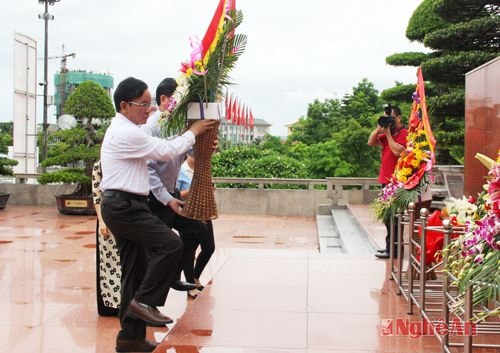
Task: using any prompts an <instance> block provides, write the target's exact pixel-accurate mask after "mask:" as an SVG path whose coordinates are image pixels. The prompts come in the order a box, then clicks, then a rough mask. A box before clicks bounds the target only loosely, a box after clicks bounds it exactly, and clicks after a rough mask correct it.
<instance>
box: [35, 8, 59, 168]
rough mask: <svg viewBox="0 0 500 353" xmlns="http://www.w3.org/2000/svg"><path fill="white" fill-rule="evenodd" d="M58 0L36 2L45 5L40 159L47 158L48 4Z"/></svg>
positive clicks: (39, 16) (49, 17)
mask: <svg viewBox="0 0 500 353" xmlns="http://www.w3.org/2000/svg"><path fill="white" fill-rule="evenodd" d="M59 1H60V0H38V3H40V4H44V5H45V12H44V13H43V14H40V15H38V18H39V19H42V20H44V22H45V42H44V53H43V82H42V83H40V85H41V86H43V124H42V134H43V137H42V161H44V160H46V159H47V143H48V141H47V140H48V138H47V131H48V129H49V123H48V118H47V109H48V106H49V104H48V89H49V80H48V77H47V76H48V66H49V65H48V63H49V60H48V51H49V20H53V19H54V16H53V15H51V14H49V5H54V3H56V2H59ZM45 171H46V170H45V167H43V172H45Z"/></svg>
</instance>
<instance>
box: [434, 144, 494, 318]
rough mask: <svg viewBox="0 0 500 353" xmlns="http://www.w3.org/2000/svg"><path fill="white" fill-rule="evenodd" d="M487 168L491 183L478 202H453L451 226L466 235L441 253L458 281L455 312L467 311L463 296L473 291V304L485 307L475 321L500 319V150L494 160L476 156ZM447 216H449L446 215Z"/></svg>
mask: <svg viewBox="0 0 500 353" xmlns="http://www.w3.org/2000/svg"><path fill="white" fill-rule="evenodd" d="M476 158H478V159H479V160H480V161H481V162H482V163H483V164H484V165H485V166H486V167H487V168H489V169H490V171H489V173H488V178H489V180H488V182H487V184H485V185H484V191H483V192H482V193H481V194H479V196H478V198H477V199H474V198H469V199H465V197H464V198H463V199H462V200H452V202H451V203H447V207H446V213H448V216H449V217H450V219H451V220H452V224H454V223H455V224H458V225H462V226H463V227H464V232H463V234H462V235H460V236H458V237H456V238H455V239H454V240H453V241H452V242H451V243H450V244H449V245H448V247H446V248H445V249H444V250H443V251H442V255H443V256H446V257H447V258H448V265H447V267H446V268H445V271H447V272H448V273H450V274H451V275H452V276H453V277H455V278H456V281H455V282H454V283H453V284H454V285H456V286H457V288H458V293H459V295H460V300H458V301H457V302H456V303H455V305H454V307H453V310H454V311H455V312H456V313H459V314H460V313H463V312H464V305H465V302H464V293H465V291H466V289H467V288H469V287H470V288H472V298H473V305H483V306H484V308H483V309H484V310H480V311H479V312H476V313H475V317H474V318H471V319H474V320H475V321H481V320H484V319H485V318H487V317H490V316H493V317H494V316H497V317H499V316H500V150H499V151H498V156H497V160H496V161H494V160H492V159H489V158H488V157H486V156H484V155H480V154H478V155H476ZM445 216H446V215H445Z"/></svg>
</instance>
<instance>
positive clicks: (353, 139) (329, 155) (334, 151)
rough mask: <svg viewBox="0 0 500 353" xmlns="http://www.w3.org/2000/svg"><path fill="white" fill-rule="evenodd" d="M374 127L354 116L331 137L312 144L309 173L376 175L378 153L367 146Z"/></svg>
mask: <svg viewBox="0 0 500 353" xmlns="http://www.w3.org/2000/svg"><path fill="white" fill-rule="evenodd" d="M370 132H371V129H369V128H367V127H363V126H361V124H360V123H359V122H358V121H356V120H355V119H349V120H348V121H346V128H345V129H342V130H340V131H338V132H336V133H334V134H333V135H332V138H331V139H330V140H329V141H326V142H322V143H318V144H316V145H312V146H310V149H309V151H308V153H309V158H308V159H307V161H308V162H307V165H308V169H309V170H310V177H312V178H326V177H331V176H334V177H348V176H357V177H373V176H375V175H376V174H377V171H378V167H379V159H380V158H379V154H378V153H376V152H375V151H373V149H372V148H370V147H369V146H367V144H366V141H368V136H369V135H370Z"/></svg>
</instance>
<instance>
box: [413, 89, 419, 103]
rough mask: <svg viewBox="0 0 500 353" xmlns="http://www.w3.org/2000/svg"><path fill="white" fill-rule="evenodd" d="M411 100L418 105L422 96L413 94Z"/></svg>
mask: <svg viewBox="0 0 500 353" xmlns="http://www.w3.org/2000/svg"><path fill="white" fill-rule="evenodd" d="M411 99H412V100H413V101H414V102H415V103H416V104H420V95H419V94H418V92H413V94H412V95H411Z"/></svg>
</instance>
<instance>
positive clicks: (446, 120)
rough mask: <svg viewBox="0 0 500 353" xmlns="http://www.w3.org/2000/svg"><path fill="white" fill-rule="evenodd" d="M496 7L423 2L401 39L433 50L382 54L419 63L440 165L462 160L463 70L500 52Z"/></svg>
mask: <svg viewBox="0 0 500 353" xmlns="http://www.w3.org/2000/svg"><path fill="white" fill-rule="evenodd" d="M499 6H500V3H499V2H498V1H493V0H468V1H464V0H424V1H423V2H422V3H421V4H420V6H419V7H418V8H417V9H416V10H415V11H414V13H413V15H412V17H411V19H410V21H409V23H408V27H407V30H406V37H407V38H408V39H410V40H413V41H418V42H421V43H423V44H424V45H425V46H426V47H427V48H429V49H431V50H432V51H431V52H429V53H414V52H412V53H398V54H393V55H391V56H389V57H387V58H386V61H387V63H388V64H390V65H394V66H404V65H406V66H419V65H421V66H422V72H423V75H424V78H425V79H426V80H428V81H430V85H428V86H429V87H430V89H428V90H427V91H426V93H427V96H428V99H427V103H428V106H429V110H430V113H431V122H432V126H433V130H434V133H435V136H436V139H437V142H438V153H437V158H438V162H439V163H442V164H449V163H455V162H456V161H458V162H463V155H464V153H463V146H464V139H463V136H464V116H465V108H464V107H465V104H464V98H465V73H467V72H468V71H470V70H472V69H474V68H476V67H478V66H480V65H482V64H484V63H485V62H487V61H489V60H492V59H494V58H496V57H497V56H498V55H499V54H500V16H499V14H500V12H499ZM401 88H402V87H401ZM394 93H395V91H392V92H390V93H389V94H392V95H394ZM408 97H409V96H408Z"/></svg>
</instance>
